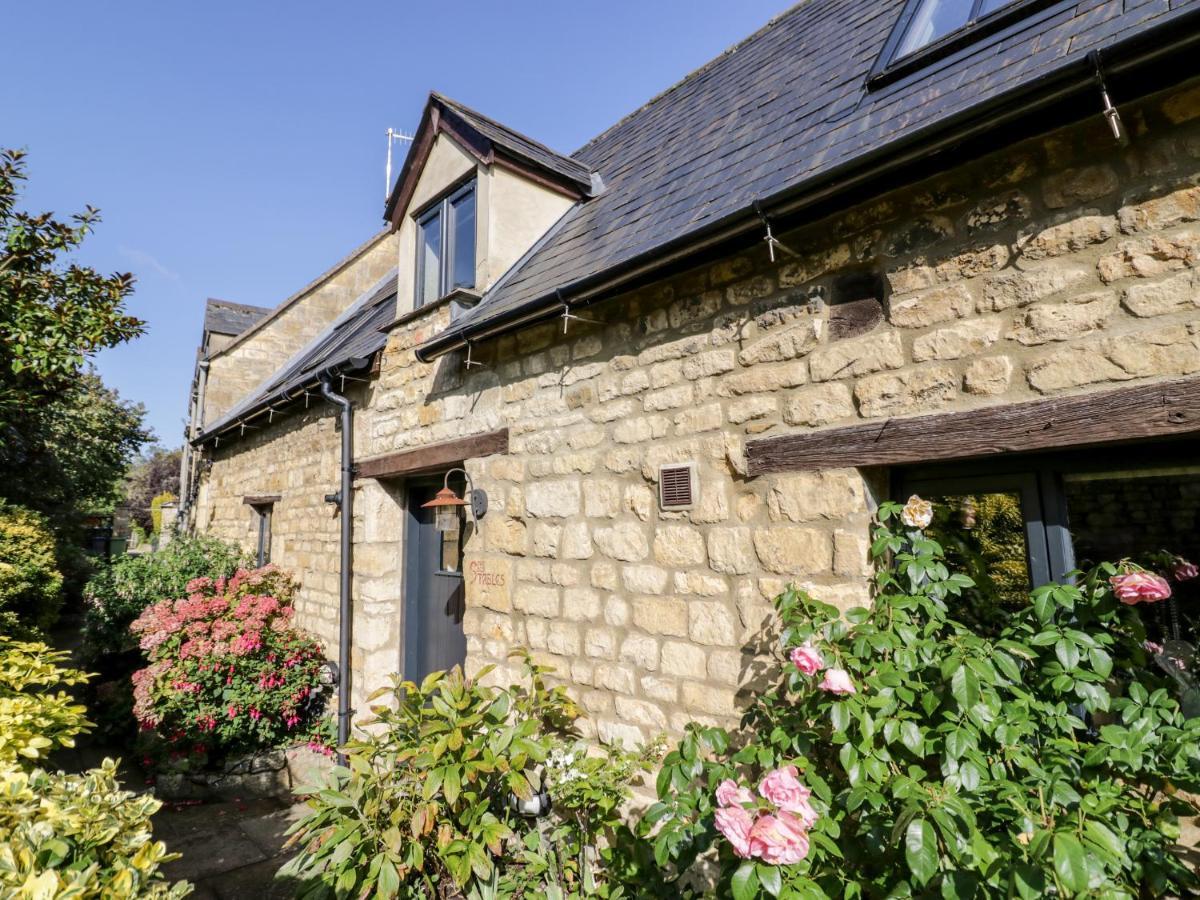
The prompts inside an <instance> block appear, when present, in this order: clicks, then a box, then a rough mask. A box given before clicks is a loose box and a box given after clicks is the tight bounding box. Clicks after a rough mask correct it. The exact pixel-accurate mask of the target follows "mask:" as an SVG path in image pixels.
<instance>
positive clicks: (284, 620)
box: [131, 566, 328, 769]
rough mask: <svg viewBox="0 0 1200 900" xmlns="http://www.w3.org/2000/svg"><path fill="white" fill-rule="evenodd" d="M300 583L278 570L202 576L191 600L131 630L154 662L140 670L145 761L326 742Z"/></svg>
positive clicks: (156, 607) (315, 650) (173, 762)
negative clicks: (301, 622) (299, 611)
mask: <svg viewBox="0 0 1200 900" xmlns="http://www.w3.org/2000/svg"><path fill="white" fill-rule="evenodd" d="M295 591H296V585H295V583H294V582H293V581H292V580H291V579H290V578H289V577H288V576H287V574H285V573H284V572H283V571H281V570H280V569H278V568H276V567H274V566H265V567H263V568H261V569H256V570H253V571H247V570H245V569H239V570H238V571H237V572H236V573H235V574H234V575H233V576H232V577H230V578H224V577H221V578H196V579H193V580H192V581H191V582H190V583H189V584H188V585H187V594H186V596H184V597H182V598H180V599H176V600H160V601H158V602H157V603H154V604H152V605H150V606H149V607H147V608H146V609H145V610H144V611H143V612H142V614H141V615H140V616H139V617H138V618H137V619H136V620H135V621H134V623H133V625H132V626H131V628H132V630H133V632H134V633H135V634H136V635H137V636H138V638H139V641H140V646H141V649H142V650H143V652H145V653H146V655H147V658H148V660H149V665H148V666H146V667H145V668H143V669H141V670H139V671H138V672H136V673H134V676H133V684H134V714H135V716H136V717H137V720H138V722H139V725H140V726H141V728H142V730H143V732H144V733H145V734H146V735H147V736H152V741H151V743H150V744H149V746H148V747H147V754H146V755H147V756H148V757H150V758H151V759H152V760H153V757H155V756H159V757H160V760H159V761H162V759H165V760H167V761H169V763H170V767H171V768H173V769H195V768H204V767H206V766H207V765H208V764H209V763H210V762H211V761H213V760H214V759H217V760H219V759H222V758H224V757H227V756H229V755H231V754H240V753H247V752H255V751H257V750H261V749H267V748H274V747H281V746H284V745H287V744H292V743H297V742H306V741H307V742H314V741H315V742H319V743H321V744H322V745H324V743H325V742H326V741H327V735H326V732H327V730H328V723H327V721H326V720H325V718H324V716H323V711H324V701H325V696H324V692H323V690H322V687H321V684H320V673H321V668H322V665H323V663H324V652H323V650H322V648H321V645H320V644H319V643H318V642H317V641H315V640H314V639H312V638H311V637H309V636H308V635H306V634H304V633H303V632H302V631H300V630H299V629H297V628H296V627H295V626H294V625H293V624H292V616H293V614H294V612H295V610H294V608H293V606H292V598H293V596H294V594H295Z"/></svg>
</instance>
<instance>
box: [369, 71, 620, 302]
mask: <svg viewBox="0 0 1200 900" xmlns="http://www.w3.org/2000/svg"><path fill="white" fill-rule="evenodd" d="M599 188H600V179H599V178H598V177H596V176H594V175H593V174H592V173H591V172H590V170H589V169H588V167H587V166H585V165H583V164H582V163H580V162H579V161H577V160H575V159H572V158H571V157H568V156H562V155H561V154H558V153H556V152H554V151H553V150H551V149H550V148H548V147H545V146H544V145H542V144H539V143H538V142H536V141H534V140H532V139H530V138H528V137H525V136H524V135H522V134H519V133H518V132H516V131H513V130H512V129H510V128H507V127H506V126H504V125H501V124H500V123H498V122H495V121H494V120H492V119H489V118H488V117H486V116H484V115H482V114H480V113H478V112H475V111H474V110H472V109H470V108H468V107H466V106H463V105H462V104H460V103H456V102H455V101H452V100H450V99H448V98H446V97H443V96H442V95H440V94H436V93H434V94H431V95H430V97H429V101H428V102H427V103H426V106H425V110H424V113H423V115H422V117H421V124H420V126H419V127H418V129H417V133H416V136H415V137H414V139H413V145H412V147H411V149H410V151H409V153H408V156H407V158H406V159H405V161H404V165H403V167H402V168H401V170H400V174H399V177H398V178H397V180H396V184H395V186H394V187H393V189H392V191H391V193H390V195H389V197H388V201H387V206H386V208H385V212H384V216H385V218H386V220H387V221H388V223H389V224H390V226H391V229H392V231H393V232H396V233H397V234H398V238H399V241H398V245H399V251H398V252H399V258H398V261H397V269H398V283H397V307H398V309H397V311H398V312H399V313H400V314H401V315H403V314H405V313H407V312H409V311H411V310H414V309H417V308H420V307H428V306H430V305H431V304H434V303H441V302H448V301H450V300H455V301H457V303H456V306H455V309H456V311H457V310H461V309H462V308H464V307H468V306H470V305H471V304H472V303H473V302H474V301H475V300H476V299H477V298H478V297H480V296H481V295H482V294H483V293H484V292H486V291H487V290H488V289H489V288H490V287H491V286H493V285H494V284H495V283H496V282H497V280H498V279H499V278H500V277H501V276H502V275H504V273H505V272H506V271H508V270H509V269H510V268H512V266H513V265H514V264H516V263H517V262H518V260H520V259H521V257H522V256H524V255H525V253H527V252H528V251H529V250H530V248H531V247H533V245H534V244H535V243H536V242H537V241H538V240H539V239H540V238H542V237H543V236H544V235H545V234H546V233H547V232H548V231H549V230H550V229H551V228H552V227H553V226H554V224H555V223H556V222H558V221H559V220H560V219H561V218H562V217H563V215H564V214H565V213H566V212H567V211H568V210H570V209H571V208H572V207H573V206H575V205H576V204H578V203H581V202H583V201H585V200H587V199H588V198H589V197H591V196H593V195H594V194H595V193H597V192H598V190H599Z"/></svg>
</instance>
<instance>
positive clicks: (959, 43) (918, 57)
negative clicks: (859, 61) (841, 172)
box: [867, 0, 1078, 90]
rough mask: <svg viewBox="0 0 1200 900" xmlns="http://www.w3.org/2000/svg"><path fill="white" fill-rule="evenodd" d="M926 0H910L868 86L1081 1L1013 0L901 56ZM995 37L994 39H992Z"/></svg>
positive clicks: (881, 84)
mask: <svg viewBox="0 0 1200 900" xmlns="http://www.w3.org/2000/svg"><path fill="white" fill-rule="evenodd" d="M924 2H926V0H907V2H906V3H905V4H904V9H903V10H902V11H901V13H900V17H899V19H897V20H896V24H895V25H894V26H893V27H892V31H891V33H890V34H889V35H888V39H887V41H886V42H885V43H884V45H883V50H882V51H880V54H879V56H878V58H877V59H876V60H875V65H874V66H873V67H872V68H871V72H870V73H869V74H868V75H867V87H868V89H871V90H875V89H878V88H881V87H884V86H886V85H888V84H891V83H893V82H895V81H897V80H899V79H900V78H903V77H904V76H906V75H910V74H912V73H914V72H918V71H921V70H923V69H927V68H929V67H931V66H932V65H934V64H935V63H937V62H940V61H941V60H943V59H945V58H946V57H949V56H951V55H954V54H958V53H960V51H964V50H966V49H967V48H971V47H972V46H973V45H976V44H980V45H982V46H981V47H980V48H978V49H982V47H983V46H989V45H991V44H993V43H995V42H996V40H999V39H1000V38H1003V37H1005V36H1007V34H1009V33H1013V32H1015V31H1018V30H1020V29H1024V28H1027V27H1029V26H1031V25H1035V24H1037V23H1038V22H1040V21H1043V20H1045V19H1047V18H1049V17H1050V16H1051V15H1053V14H1055V13H1057V12H1060V11H1061V10H1063V9H1066V8H1069V7H1073V6H1075V5H1076V3H1077V2H1078V0H1012V2H1010V3H1006V4H1005V5H1003V6H1001V7H1000V8H999V9H995V10H993V11H992V12H990V13H986V14H984V15H982V16H979V17H978V18H974V17H973V18H970V19H968V21H967V23H966V24H965V25H963V26H962V27H960V28H956V29H954V30H953V31H950V32H948V33H946V34H944V35H942V36H941V37H940V38H938V39H936V40H934V41H931V42H929V43H928V44H926V45H925V46H924V47H920V48H918V49H916V50H914V51H912V52H911V53H907V54H905V55H903V56H898V55H897V54H898V52H899V49H900V45H901V44H902V43H903V42H904V38H905V36H906V34H907V33H908V29H909V26H910V25H911V24H912V21H913V19H914V18H915V17H916V15H917V13H918V12H919V10H920V8H921V6H922V4H923V3H924ZM983 2H984V0H974V2H973V6H972V10H973V11H974V10H978V9H979V8H980V6H981V5H982V4H983ZM989 39H991V40H989Z"/></svg>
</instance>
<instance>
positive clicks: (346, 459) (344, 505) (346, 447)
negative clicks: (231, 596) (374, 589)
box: [321, 373, 354, 766]
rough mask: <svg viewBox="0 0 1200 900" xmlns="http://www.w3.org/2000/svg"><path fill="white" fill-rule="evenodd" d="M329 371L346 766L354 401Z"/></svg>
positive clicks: (341, 734) (340, 724) (325, 386)
mask: <svg viewBox="0 0 1200 900" xmlns="http://www.w3.org/2000/svg"><path fill="white" fill-rule="evenodd" d="M331 379H332V376H330V375H329V373H323V374H322V375H321V395H322V396H323V397H324V398H325V399H326V400H328V401H329V402H330V403H332V404H334V405H335V406H337V407H339V408H340V409H341V419H342V423H341V424H342V466H341V468H342V485H341V488H340V489H339V490H338V492H337V493H336V494H329V495H327V496H326V497H325V499H326V500H327V501H330V502H332V503H334V504H336V505H337V507H338V513H339V515H340V516H341V534H340V545H341V560H340V572H339V573H338V575H339V578H338V680H337V686H338V712H337V745H338V764H339V765H343V766H344V765H345V764H346V757H345V755H344V752H343V749H342V748H344V747H345V746H346V742H347V741H348V740H349V739H350V716H351V715H352V714H353V712H354V710H352V709H351V708H350V636H351V630H350V624H351V623H350V617H351V615H352V614H353V606H352V603H351V597H350V579H351V576H352V574H353V571H352V569H351V566H352V563H353V560H352V554H353V551H354V547H353V534H352V530H353V527H354V404H352V403H351V402H350V401H349V399H347V398H346V397H343V396H342V395H341V394H338V393H335V392H334V390H333V387H332V385H331Z"/></svg>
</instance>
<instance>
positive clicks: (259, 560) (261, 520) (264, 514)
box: [252, 503, 275, 569]
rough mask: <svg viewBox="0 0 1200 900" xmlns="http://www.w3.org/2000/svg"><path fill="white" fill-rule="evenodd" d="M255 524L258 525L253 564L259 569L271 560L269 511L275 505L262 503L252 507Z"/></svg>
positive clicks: (271, 510)
mask: <svg viewBox="0 0 1200 900" xmlns="http://www.w3.org/2000/svg"><path fill="white" fill-rule="evenodd" d="M252 509H253V510H254V515H255V518H256V519H257V521H256V523H255V524H256V525H257V526H258V541H257V545H256V547H255V551H254V560H255V564H256V565H257V566H258V567H259V568H260V569H261V568H262V567H263V566H265V565H266V564H267V563H269V562H270V561H271V513H272V512H273V511H274V509H275V507H274V506H273V505H272V504H269V503H264V504H261V505H258V506H254V507H252Z"/></svg>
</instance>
